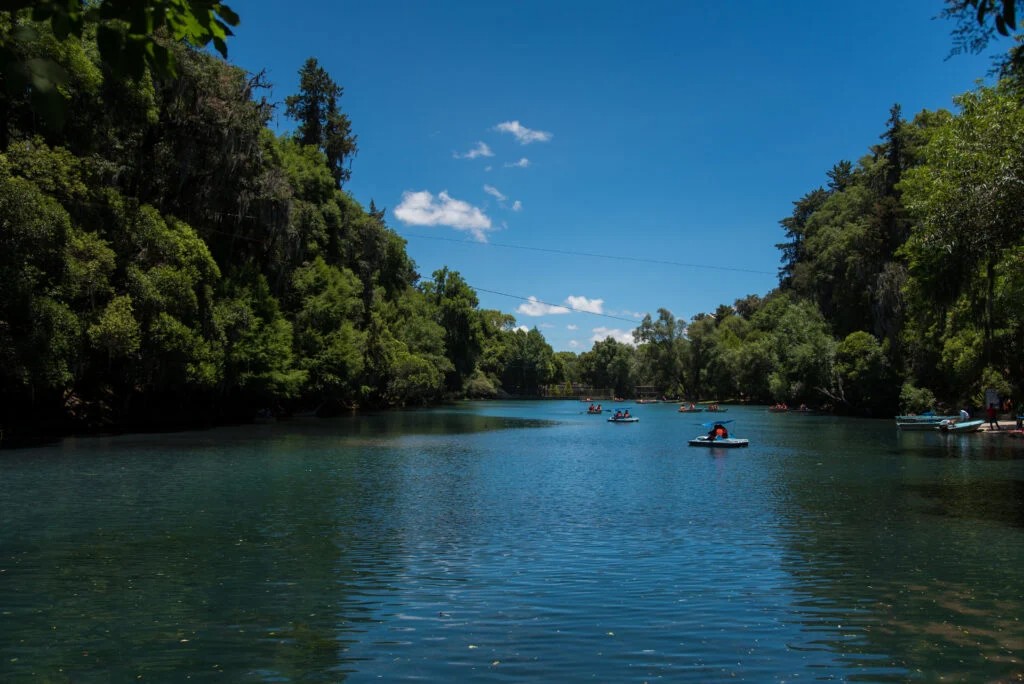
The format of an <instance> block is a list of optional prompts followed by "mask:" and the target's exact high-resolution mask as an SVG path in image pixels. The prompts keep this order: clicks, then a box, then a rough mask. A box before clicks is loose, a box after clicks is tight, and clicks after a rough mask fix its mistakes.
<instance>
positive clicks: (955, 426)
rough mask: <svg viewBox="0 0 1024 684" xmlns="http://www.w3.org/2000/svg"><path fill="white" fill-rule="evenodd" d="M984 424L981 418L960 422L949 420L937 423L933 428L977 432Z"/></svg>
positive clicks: (945, 430) (946, 430) (944, 430)
mask: <svg viewBox="0 0 1024 684" xmlns="http://www.w3.org/2000/svg"><path fill="white" fill-rule="evenodd" d="M984 424H985V421H983V420H965V421H963V422H962V423H961V422H954V421H951V420H950V421H943V422H941V423H939V424H938V426H937V427H936V428H935V429H936V430H938V431H940V432H977V431H978V429H979V428H981V426H982V425H984Z"/></svg>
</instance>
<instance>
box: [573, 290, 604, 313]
mask: <svg viewBox="0 0 1024 684" xmlns="http://www.w3.org/2000/svg"><path fill="white" fill-rule="evenodd" d="M565 303H566V305H567V306H569V307H572V308H573V309H575V310H577V311H586V312H587V313H596V314H599V313H604V300H603V299H587V298H586V297H576V296H574V295H569V296H568V297H566V298H565Z"/></svg>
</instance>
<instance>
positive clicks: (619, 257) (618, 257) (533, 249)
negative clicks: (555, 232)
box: [396, 231, 777, 275]
mask: <svg viewBox="0 0 1024 684" xmlns="http://www.w3.org/2000/svg"><path fill="white" fill-rule="evenodd" d="M396 232H397V231H396ZM399 235H402V237H406V238H419V239H422V240H440V241H442V242H457V243H459V244H464V245H489V246H491V247H502V248H504V249H521V250H525V251H530V252H548V253H550V254H564V255H567V256H582V257H591V258H594V259H611V260H613V261H636V262H640V263H647V264H662V265H665V266H679V267H682V268H705V269H709V270H713V271H733V272H736V273H757V274H761V275H777V274H776V273H774V272H772V271H758V270H755V269H751V268H734V267H732V266H715V265H713V264H687V263H683V262H680V261H668V260H666V259H647V258H644V257H631V256H624V255H613V254H596V253H594V252H574V251H572V250H568V249H554V248H551V247H528V246H525V245H510V244H507V243H502V242H471V241H468V240H457V239H455V238H446V237H441V236H439V235H417V234H415V233H399Z"/></svg>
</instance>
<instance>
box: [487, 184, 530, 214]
mask: <svg viewBox="0 0 1024 684" xmlns="http://www.w3.org/2000/svg"><path fill="white" fill-rule="evenodd" d="M484 192H486V193H487V194H488V195H490V196H491V197H493V198H494V199H496V200H498V206H499V207H501V208H502V209H512V211H522V209H523V203H522V202H520V201H519V200H516V201H515V202H513V203H512V206H511V207H509V206H508V197H506V196H505V193H503V192H502V191H501V190H499V189H498V188H496V187H494V186H493V185H484Z"/></svg>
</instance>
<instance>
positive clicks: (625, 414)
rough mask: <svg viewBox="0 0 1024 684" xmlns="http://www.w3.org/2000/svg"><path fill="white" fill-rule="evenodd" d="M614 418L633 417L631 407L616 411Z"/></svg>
mask: <svg viewBox="0 0 1024 684" xmlns="http://www.w3.org/2000/svg"><path fill="white" fill-rule="evenodd" d="M613 418H615V420H622V419H623V418H632V416H630V415H629V409H626V410H625V411H624V412H623V411H622V410H621V409H620V410H618V411H616V412H615V415H614V416H613Z"/></svg>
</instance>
